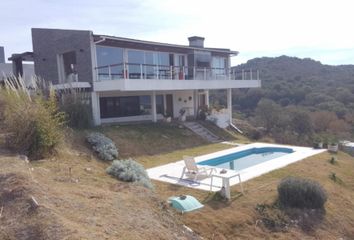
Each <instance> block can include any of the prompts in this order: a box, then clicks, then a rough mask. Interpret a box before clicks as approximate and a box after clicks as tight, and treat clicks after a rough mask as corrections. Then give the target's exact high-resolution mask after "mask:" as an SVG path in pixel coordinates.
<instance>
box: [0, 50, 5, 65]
mask: <svg viewBox="0 0 354 240" xmlns="http://www.w3.org/2000/svg"><path fill="white" fill-rule="evenodd" d="M0 63H5V50H4V47H1V46H0Z"/></svg>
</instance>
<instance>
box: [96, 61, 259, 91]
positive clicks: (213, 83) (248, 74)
mask: <svg viewBox="0 0 354 240" xmlns="http://www.w3.org/2000/svg"><path fill="white" fill-rule="evenodd" d="M95 73H96V81H95V82H94V86H95V90H97V91H104V90H125V91H137V90H188V89H220V88H251V87H260V86H261V80H260V79H259V71H258V70H252V69H248V70H242V71H234V70H231V68H207V67H204V68H201V67H187V66H183V67H181V66H168V65H153V64H135V63H117V64H111V65H105V66H99V67H96V68H95ZM177 80H178V81H177Z"/></svg>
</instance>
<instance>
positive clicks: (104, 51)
mask: <svg viewBox="0 0 354 240" xmlns="http://www.w3.org/2000/svg"><path fill="white" fill-rule="evenodd" d="M96 55H97V67H98V76H99V80H104V79H117V78H123V49H122V48H117V47H107V46H99V45H97V46H96Z"/></svg>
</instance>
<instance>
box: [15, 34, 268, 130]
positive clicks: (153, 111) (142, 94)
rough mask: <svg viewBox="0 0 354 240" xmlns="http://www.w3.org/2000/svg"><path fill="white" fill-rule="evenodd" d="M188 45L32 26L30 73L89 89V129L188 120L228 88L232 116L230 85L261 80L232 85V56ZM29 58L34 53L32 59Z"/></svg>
mask: <svg viewBox="0 0 354 240" xmlns="http://www.w3.org/2000/svg"><path fill="white" fill-rule="evenodd" d="M188 40H189V45H176V44H167V43H160V42H151V41H144V40H137V39H128V38H122V37H115V36H107V35H98V34H94V33H93V32H92V31H84V30H60V29H41V28H34V29H32V43H33V53H29V52H27V53H23V54H16V55H13V57H12V58H11V60H12V61H13V62H16V64H17V65H18V66H19V68H20V65H21V64H19V62H21V59H23V58H26V57H29V56H33V61H34V65H35V73H36V75H38V76H40V77H42V78H43V79H45V80H49V81H52V83H53V84H54V87H55V88H56V89H62V88H65V87H67V86H69V85H70V86H71V87H77V88H81V89H86V91H89V92H91V105H92V110H93V119H94V123H95V125H100V124H103V123H112V122H129V121H145V120H148V121H153V122H156V121H158V120H160V119H163V117H164V116H170V117H172V118H178V117H181V115H184V116H186V117H187V118H194V117H196V116H197V114H198V110H199V109H200V107H202V106H205V105H209V90H213V89H226V90H227V96H225V98H227V103H228V104H227V108H228V112H229V114H230V118H231V114H232V106H231V99H232V92H231V90H232V89H233V88H254V87H260V85H261V81H260V80H259V79H257V80H236V79H235V74H234V73H232V72H231V71H230V57H231V56H236V55H237V54H238V52H236V51H231V50H229V49H225V48H207V47H204V38H202V37H197V36H194V37H190V38H188ZM31 54H32V55H31Z"/></svg>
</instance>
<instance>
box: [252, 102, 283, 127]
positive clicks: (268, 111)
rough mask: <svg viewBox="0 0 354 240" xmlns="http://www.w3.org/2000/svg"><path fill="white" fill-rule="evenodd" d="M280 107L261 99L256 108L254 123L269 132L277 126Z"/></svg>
mask: <svg viewBox="0 0 354 240" xmlns="http://www.w3.org/2000/svg"><path fill="white" fill-rule="evenodd" d="M280 113H281V107H280V106H279V105H278V104H276V103H275V102H274V101H272V100H269V99H266V98H262V99H261V100H260V101H259V103H258V105H257V108H256V121H257V122H258V123H259V124H262V125H263V126H264V127H265V128H266V130H267V131H268V132H269V131H270V130H271V129H272V128H274V127H276V126H277V125H279V120H280Z"/></svg>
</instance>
